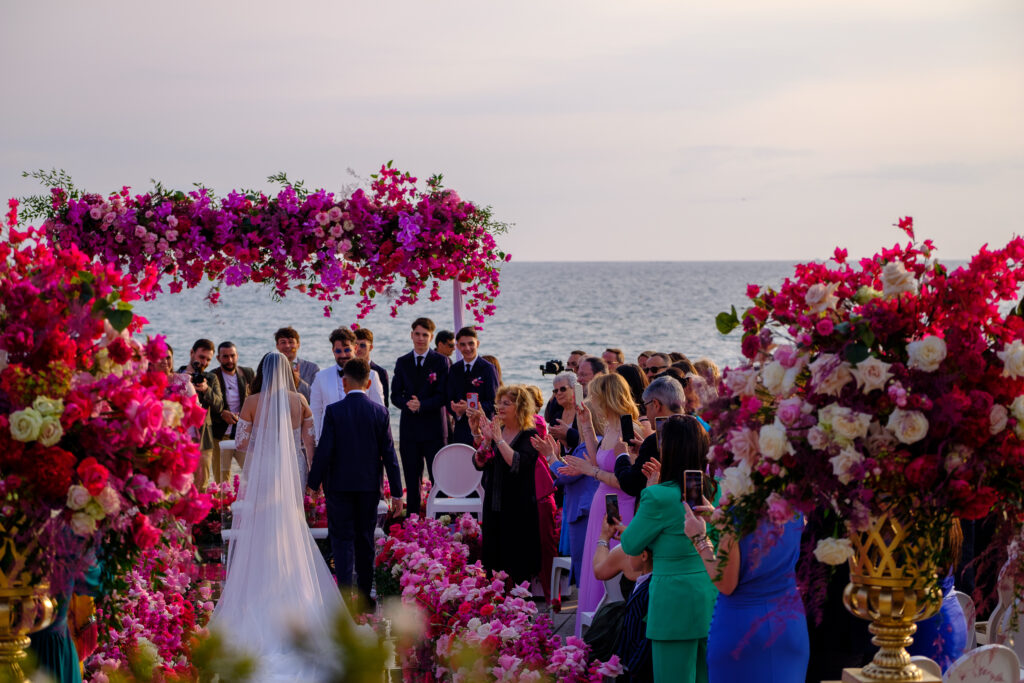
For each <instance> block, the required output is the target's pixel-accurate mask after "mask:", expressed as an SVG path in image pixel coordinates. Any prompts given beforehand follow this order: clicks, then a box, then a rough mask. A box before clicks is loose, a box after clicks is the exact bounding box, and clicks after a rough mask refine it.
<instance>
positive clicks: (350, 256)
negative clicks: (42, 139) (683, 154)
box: [31, 162, 509, 322]
mask: <svg viewBox="0 0 1024 683" xmlns="http://www.w3.org/2000/svg"><path fill="white" fill-rule="evenodd" d="M35 175H36V177H39V178H40V179H42V180H43V181H44V182H47V183H49V184H51V185H56V186H55V187H52V189H51V194H50V196H49V197H34V198H31V216H32V217H46V222H45V223H44V228H45V229H46V231H47V233H48V234H49V235H50V236H51V237H52V238H53V239H54V240H55V241H56V242H57V243H60V244H62V245H70V244H74V245H77V246H78V247H79V248H80V249H82V250H83V251H85V252H86V253H88V254H90V255H93V256H96V257H99V258H102V259H103V260H105V261H107V262H109V263H111V264H118V265H119V266H120V267H121V268H123V269H124V270H125V271H127V272H128V273H131V274H132V275H133V276H134V277H137V278H138V279H139V281H141V282H144V283H146V288H145V289H146V292H147V295H155V294H156V293H157V292H160V291H161V288H160V284H159V282H160V280H161V279H162V278H163V277H169V278H170V281H171V284H170V289H171V291H172V292H176V291H180V290H181V289H182V287H183V286H184V287H189V288H192V287H195V286H196V285H198V284H199V283H200V282H201V281H202V280H203V279H204V278H208V279H209V280H211V281H213V282H214V283H216V286H217V287H219V286H220V285H222V284H226V285H230V286H237V285H241V284H244V283H246V282H261V283H268V284H272V285H273V287H274V291H275V293H276V294H277V295H278V296H284V295H285V293H286V292H288V291H289V290H291V289H292V288H295V289H298V290H299V291H303V292H306V293H308V294H309V295H310V296H315V297H317V298H318V299H320V300H322V301H327V302H333V301H338V300H340V299H341V298H342V297H343V296H347V295H352V294H355V293H358V294H359V295H360V297H361V299H360V301H359V304H358V307H359V311H360V313H359V317H363V316H365V315H366V314H367V313H368V312H369V311H370V310H371V309H372V308H373V307H374V306H375V297H376V296H377V295H386V296H388V297H389V299H391V304H390V306H391V314H392V315H395V314H396V313H397V310H398V307H399V306H401V305H403V304H408V303H415V302H416V301H417V300H418V298H419V295H420V293H421V292H422V291H423V290H424V289H425V288H426V286H427V283H428V282H429V281H430V280H433V284H432V286H431V290H430V298H431V300H437V299H439V298H440V295H439V284H440V281H442V280H454V281H458V282H459V283H461V286H462V287H463V289H464V292H465V306H466V310H468V311H471V312H472V313H473V314H474V315H475V317H476V319H477V320H478V321H480V322H483V320H484V317H485V316H488V315H491V314H493V312H494V298H495V297H496V296H497V295H498V291H499V282H498V277H499V273H498V269H499V267H500V266H501V264H502V263H504V262H505V261H506V260H507V259H508V258H509V257H508V256H507V255H506V254H505V253H504V252H501V251H500V250H499V249H498V247H497V244H496V242H495V240H494V237H495V235H497V234H500V233H501V232H504V231H505V229H506V227H507V226H505V225H504V224H502V223H499V222H496V221H494V220H493V219H492V216H491V211H490V209H489V208H481V207H478V206H477V205H475V204H473V203H472V202H468V201H464V200H463V199H462V198H460V197H459V195H458V193H456V192H455V191H454V190H451V189H445V188H443V187H442V185H441V176H434V177H431V178H430V179H428V181H427V188H426V189H425V190H420V189H419V188H417V186H416V183H417V179H416V178H414V177H413V176H411V175H410V174H409V173H404V172H402V171H399V170H398V169H395V168H392V166H391V164H390V162H389V163H388V164H386V165H384V166H382V167H381V169H380V172H379V173H377V174H375V175H374V176H373V178H372V182H371V184H370V188H369V191H366V190H363V189H361V188H360V189H357V190H355V191H354V192H353V193H352V194H351V195H350V196H348V197H341V196H337V195H335V194H334V193H332V192H328V191H326V190H315V191H309V190H307V189H306V188H305V187H304V186H303V184H302V183H301V182H298V183H289V182H288V180H287V178H285V177H284V176H277V177H272V178H271V180H275V181H278V182H281V183H283V184H285V187H284V188H283V189H282V190H281V191H280V192H279V193H278V194H277V195H276V196H274V197H269V196H267V195H265V194H263V193H262V192H256V191H252V190H241V191H232V192H230V193H228V195H227V197H224V198H223V199H217V198H215V197H214V196H213V194H212V193H211V192H210V190H208V189H207V188H200V189H198V190H194V191H192V192H189V193H187V194H186V193H184V192H179V191H171V190H167V189H165V188H163V187H162V186H160V185H159V184H158V185H157V186H156V187H155V188H154V189H153V190H152V191H151V192H148V193H145V194H140V195H132V194H131V193H130V191H129V188H127V187H125V188H123V189H122V190H121V191H120V192H117V193H114V194H111V195H109V196H107V197H103V196H102V195H99V194H84V193H81V192H79V191H78V190H76V189H75V188H74V186H73V185H72V184H71V182H70V179H69V178H67V177H66V176H65V175H63V174H45V173H38V174H35ZM149 292H152V294H149ZM210 296H211V300H212V301H216V300H217V297H218V296H219V294H218V293H217V290H216V289H215V290H213V291H212V292H211V295H210ZM329 311H330V306H329V305H328V306H325V314H329Z"/></svg>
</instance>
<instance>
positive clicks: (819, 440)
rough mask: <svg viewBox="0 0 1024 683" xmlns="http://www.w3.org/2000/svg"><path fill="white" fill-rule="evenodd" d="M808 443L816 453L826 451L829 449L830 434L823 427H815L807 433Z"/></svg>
mask: <svg viewBox="0 0 1024 683" xmlns="http://www.w3.org/2000/svg"><path fill="white" fill-rule="evenodd" d="M807 443H809V444H811V448H813V449H814V450H816V451H823V450H825V449H826V448H828V432H826V431H825V430H824V429H822V427H821V425H814V426H813V427H811V428H810V429H809V430H808V431H807Z"/></svg>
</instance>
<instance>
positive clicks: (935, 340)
mask: <svg viewBox="0 0 1024 683" xmlns="http://www.w3.org/2000/svg"><path fill="white" fill-rule="evenodd" d="M907 355H908V356H909V359H908V360H907V367H908V368H917V369H918V370H924V371H925V372H935V371H936V370H938V369H939V366H940V365H941V364H942V361H944V360H945V359H946V340H945V339H942V338H941V337H934V336H930V337H925V338H924V339H920V340H918V341H914V342H910V343H909V344H907Z"/></svg>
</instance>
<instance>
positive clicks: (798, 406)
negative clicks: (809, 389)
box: [775, 396, 804, 427]
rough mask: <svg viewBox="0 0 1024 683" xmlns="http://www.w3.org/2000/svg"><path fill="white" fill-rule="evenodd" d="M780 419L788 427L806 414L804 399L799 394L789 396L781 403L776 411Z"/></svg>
mask: <svg viewBox="0 0 1024 683" xmlns="http://www.w3.org/2000/svg"><path fill="white" fill-rule="evenodd" d="M775 415H776V417H778V418H779V421H780V422H782V424H784V425H786V426H787V427H792V426H793V425H795V424H796V423H797V421H798V420H799V419H800V418H801V417H803V415H804V401H803V399H802V398H800V397H799V396H794V397H792V398H787V399H786V400H785V401H781V402H780V403H779V408H778V411H777V412H776V413H775Z"/></svg>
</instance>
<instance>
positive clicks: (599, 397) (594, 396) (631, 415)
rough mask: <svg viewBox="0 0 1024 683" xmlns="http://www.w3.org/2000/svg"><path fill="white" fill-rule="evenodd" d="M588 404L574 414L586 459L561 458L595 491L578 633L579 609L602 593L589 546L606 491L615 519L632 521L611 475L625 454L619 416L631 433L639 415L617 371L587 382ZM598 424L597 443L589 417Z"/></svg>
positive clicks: (629, 500) (630, 501)
mask: <svg viewBox="0 0 1024 683" xmlns="http://www.w3.org/2000/svg"><path fill="white" fill-rule="evenodd" d="M589 391H590V397H589V399H587V400H588V403H589V404H590V405H591V406H592V407H593V409H594V415H592V414H591V411H590V408H588V407H586V406H584V407H583V408H581V409H580V410H579V412H578V413H577V418H578V422H579V426H580V438H581V440H582V441H583V442H584V443H585V444H586V446H587V455H586V458H585V459H584V458H577V457H575V456H572V455H570V456H567V457H566V459H565V461H566V463H568V464H569V470H568V471H566V472H565V474H570V475H572V474H585V475H587V476H590V477H593V478H594V479H596V480H597V481H598V486H597V490H596V491H595V492H594V498H593V500H592V501H591V503H590V516H589V518H588V520H587V538H586V541H585V542H584V545H583V554H584V556H583V559H582V563H581V565H580V570H581V576H580V590H579V601H578V602H577V607H576V635H577V636H579V635H580V634H581V633H582V631H583V621H582V619H583V613H584V612H593V611H594V610H595V609H596V608H597V603H599V602H600V601H601V596H602V595H603V594H604V585H603V584H602V583H601V582H600V581H598V580H597V579H596V578H594V572H592V571H590V570H589V568H590V567H591V565H592V563H593V557H594V549H595V548H596V544H597V543H598V541H599V540H600V537H601V520H602V519H604V517H605V512H606V510H605V500H606V497H607V496H609V495H617V496H618V504H619V521H620V522H622V523H623V524H629V520H631V519H633V506H634V504H635V502H636V500H635V499H634V498H633V496H630V495H627V494H626V493H625V492H624V491H622V490H621V489H620V488H619V480H618V479H616V478H615V471H614V470H615V458H616V457H617V456H618V455H619V454H620V453H625V452H626V444H625V443H623V440H622V427H621V424H622V421H621V420H620V416H625V418H626V421H627V422H628V423H630V424H631V425H632V426H633V427H634V429H635V430H636V431H639V429H640V424H639V422H637V418H638V417H639V416H640V413H639V411H638V410H637V407H636V403H635V402H634V401H633V395H632V394H631V393H630V391H629V385H627V384H626V380H624V379H622V377H620V376H619V375H615V374H610V375H598V376H597V377H595V378H594V379H593V380H592V381H591V382H590V388H589ZM595 420H600V422H601V423H602V424H604V437H603V438H602V439H601V440H600V441H598V438H597V432H596V431H595V430H594V424H593V423H594V421H595Z"/></svg>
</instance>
